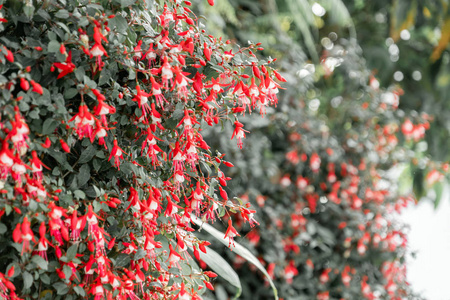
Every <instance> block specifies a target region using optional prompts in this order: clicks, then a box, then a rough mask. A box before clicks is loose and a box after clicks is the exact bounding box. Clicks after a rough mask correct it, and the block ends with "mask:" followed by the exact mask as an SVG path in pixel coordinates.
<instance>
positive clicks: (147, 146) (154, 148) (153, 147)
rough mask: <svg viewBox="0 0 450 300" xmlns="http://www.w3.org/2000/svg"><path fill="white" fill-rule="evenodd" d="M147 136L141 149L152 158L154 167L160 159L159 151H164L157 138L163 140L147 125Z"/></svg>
mask: <svg viewBox="0 0 450 300" xmlns="http://www.w3.org/2000/svg"><path fill="white" fill-rule="evenodd" d="M145 135H146V138H145V140H144V142H143V143H142V146H141V149H142V153H144V151H145V150H146V151H145V153H146V154H147V155H148V156H149V157H150V158H151V159H152V165H153V167H156V166H157V165H158V164H159V160H158V156H157V155H158V153H164V152H163V151H162V150H161V148H159V147H158V145H157V144H156V143H157V142H156V141H157V140H158V141H162V140H161V139H160V138H158V137H156V136H154V135H153V133H152V131H151V129H150V127H147V129H146V131H145Z"/></svg>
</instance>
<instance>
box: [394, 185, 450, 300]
mask: <svg viewBox="0 0 450 300" xmlns="http://www.w3.org/2000/svg"><path fill="white" fill-rule="evenodd" d="M402 219H403V220H404V221H405V222H406V223H407V224H409V225H410V226H411V229H410V232H409V235H408V237H409V239H408V240H409V247H410V250H412V251H415V252H416V254H417V255H416V259H413V258H410V259H409V262H408V265H407V267H408V280H409V282H410V283H411V286H412V287H413V289H414V290H415V291H416V292H419V291H423V294H422V295H423V296H424V297H425V299H427V300H450V194H449V188H448V187H447V189H446V190H445V191H444V193H443V196H442V199H441V202H440V205H439V207H438V208H437V210H435V209H434V208H433V205H432V204H431V203H430V201H425V200H424V201H420V202H419V204H418V205H416V206H414V205H410V206H409V207H408V208H407V209H406V210H404V211H403V213H402Z"/></svg>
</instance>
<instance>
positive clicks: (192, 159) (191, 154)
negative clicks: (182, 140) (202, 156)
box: [185, 141, 198, 170]
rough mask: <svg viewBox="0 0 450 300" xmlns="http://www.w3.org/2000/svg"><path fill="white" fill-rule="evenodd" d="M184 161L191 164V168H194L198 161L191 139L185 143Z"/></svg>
mask: <svg viewBox="0 0 450 300" xmlns="http://www.w3.org/2000/svg"><path fill="white" fill-rule="evenodd" d="M185 151H186V162H187V163H188V164H190V165H191V168H192V170H195V164H196V163H197V162H198V153H197V148H196V147H195V144H194V143H192V142H191V141H188V142H187V143H186V147H185Z"/></svg>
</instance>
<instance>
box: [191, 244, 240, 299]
mask: <svg viewBox="0 0 450 300" xmlns="http://www.w3.org/2000/svg"><path fill="white" fill-rule="evenodd" d="M205 248H206V253H203V252H202V251H199V253H200V259H201V260H203V261H204V262H205V263H206V264H207V265H208V266H209V267H210V268H211V269H212V270H213V271H214V272H216V273H217V274H218V275H219V276H221V277H222V278H223V279H225V280H226V281H228V282H229V283H230V284H232V285H233V286H235V287H237V289H238V291H237V292H236V295H235V298H237V297H239V296H240V294H241V292H242V286H241V281H240V280H239V276H238V275H237V274H236V272H235V271H234V269H233V268H232V267H231V266H230V265H229V264H228V262H227V261H226V260H225V259H223V258H222V256H220V255H219V254H218V253H217V252H215V251H214V250H212V249H211V248H209V247H205Z"/></svg>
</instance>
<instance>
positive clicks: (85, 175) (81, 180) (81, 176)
mask: <svg viewBox="0 0 450 300" xmlns="http://www.w3.org/2000/svg"><path fill="white" fill-rule="evenodd" d="M90 172H91V168H90V167H89V165H88V164H84V165H82V166H81V168H80V171H79V173H78V175H77V180H78V186H79V187H82V186H83V185H85V184H86V183H87V182H88V181H89V179H90V177H91V173H90Z"/></svg>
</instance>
